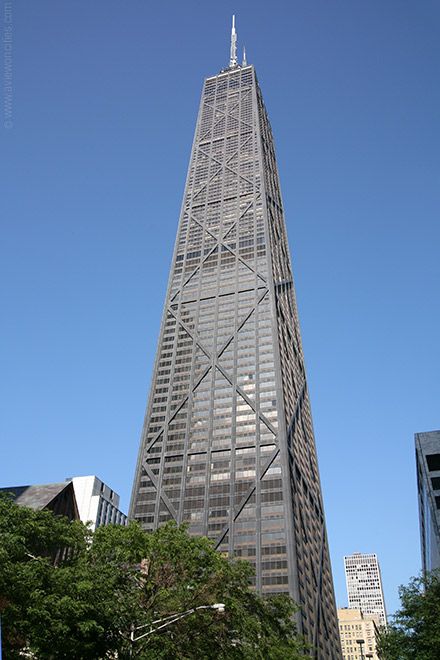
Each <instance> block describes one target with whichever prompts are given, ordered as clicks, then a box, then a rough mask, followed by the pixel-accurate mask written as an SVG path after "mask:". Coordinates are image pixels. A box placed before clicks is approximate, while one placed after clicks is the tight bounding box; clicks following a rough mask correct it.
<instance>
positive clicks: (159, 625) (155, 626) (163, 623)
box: [130, 603, 225, 656]
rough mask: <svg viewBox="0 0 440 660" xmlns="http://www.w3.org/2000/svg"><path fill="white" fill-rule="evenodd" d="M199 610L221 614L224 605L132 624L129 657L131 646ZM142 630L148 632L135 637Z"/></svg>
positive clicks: (195, 609) (199, 607) (198, 608)
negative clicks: (136, 624)
mask: <svg viewBox="0 0 440 660" xmlns="http://www.w3.org/2000/svg"><path fill="white" fill-rule="evenodd" d="M199 610H215V611H216V612H218V613H219V614H221V613H222V612H224V611H225V604H224V603H214V605H198V606H197V607H192V608H191V609H190V610H186V611H185V612H176V613H175V614H170V615H169V616H166V617H164V618H162V619H156V620H155V621H152V622H151V623H144V624H142V625H140V626H135V625H134V624H132V626H131V629H130V641H131V648H130V656H132V655H133V645H134V643H135V642H138V641H139V640H140V639H143V638H144V637H148V636H149V635H152V634H153V633H155V632H157V631H158V630H163V628H166V627H167V626H170V625H171V624H172V623H176V621H180V619H183V618H185V617H186V616H189V615H190V614H194V612H198V611H199ZM144 628H149V630H147V632H144V633H142V634H141V635H138V636H137V637H136V631H137V630H143V629H144Z"/></svg>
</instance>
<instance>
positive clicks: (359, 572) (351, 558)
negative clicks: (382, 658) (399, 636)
mask: <svg viewBox="0 0 440 660" xmlns="http://www.w3.org/2000/svg"><path fill="white" fill-rule="evenodd" d="M344 565H345V579H346V582H347V594H348V607H349V608H350V609H359V610H361V612H362V613H363V614H377V615H378V616H379V621H380V624H381V625H386V622H387V614H386V610H385V597H384V595H383V589H382V578H381V575H380V567H379V562H378V560H377V555H375V554H362V553H360V552H355V553H354V554H352V555H348V556H346V557H344Z"/></svg>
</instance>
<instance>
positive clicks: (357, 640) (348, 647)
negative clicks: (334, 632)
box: [338, 607, 380, 660]
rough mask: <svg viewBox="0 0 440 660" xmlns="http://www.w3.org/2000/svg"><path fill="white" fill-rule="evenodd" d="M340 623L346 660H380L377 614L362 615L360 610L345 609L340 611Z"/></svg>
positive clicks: (343, 652)
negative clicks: (378, 653)
mask: <svg viewBox="0 0 440 660" xmlns="http://www.w3.org/2000/svg"><path fill="white" fill-rule="evenodd" d="M338 623H339V636H340V638H341V647H342V657H343V659H344V660H379V656H378V655H377V651H376V646H377V635H378V631H379V626H380V621H379V616H378V615H377V614H362V612H361V611H360V610H356V609H349V608H347V607H344V608H340V609H338Z"/></svg>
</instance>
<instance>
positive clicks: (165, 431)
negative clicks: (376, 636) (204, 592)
mask: <svg viewBox="0 0 440 660" xmlns="http://www.w3.org/2000/svg"><path fill="white" fill-rule="evenodd" d="M131 517H132V518H134V519H136V520H138V521H140V522H141V523H142V525H143V526H144V527H145V528H146V529H149V530H152V529H154V528H155V527H157V526H158V525H160V524H161V523H163V522H165V521H167V520H175V521H177V522H178V523H180V522H183V521H186V522H188V523H189V525H190V531H191V533H193V534H203V535H207V536H209V537H210V538H212V539H213V540H214V541H215V544H216V547H217V548H218V549H219V550H220V551H222V552H226V553H229V554H230V555H231V556H236V557H242V558H246V559H247V560H248V561H250V562H252V563H253V564H254V566H255V571H256V576H255V586H256V588H257V589H258V590H259V591H260V592H262V593H263V594H271V593H279V592H288V593H290V594H291V595H292V596H293V598H294V599H295V600H296V601H297V602H298V603H299V604H300V605H301V614H300V617H299V625H300V628H301V630H302V631H303V632H304V634H305V635H306V636H307V637H308V638H309V640H310V642H311V643H312V644H313V646H314V647H315V648H316V654H315V657H319V658H340V657H341V652H340V646H339V637H338V626H337V618H336V608H335V603H334V594H333V584H332V576H331V568H330V562H329V554H328V548H327V539H326V531H325V523H324V512H323V505H322V498H321V489H320V483H319V476H318V466H317V459H316V451H315V442H314V437H313V429H312V421H311V415H310V407H309V400H308V392H307V384H306V378H305V369H304V361H303V352H302V347H301V339H300V333H299V324H298V315H297V310H296V303H295V294H294V287H293V280H292V271H291V266H290V257H289V248H288V243H287V237H286V229H285V223H284V216H283V204H282V201H281V196H280V186H279V181H278V173H277V167H276V161H275V154H274V145H273V139H272V134H271V128H270V124H269V120H268V117H267V114H266V110H265V107H264V103H263V99H262V96H261V92H260V89H259V86H258V82H257V78H256V74H255V70H254V68H253V67H252V66H243V67H239V66H235V67H232V68H230V69H228V70H226V71H223V72H221V73H220V74H219V75H217V76H214V77H211V78H208V79H207V80H206V81H205V84H204V88H203V92H202V99H201V104H200V110H199V115H198V120H197V126H196V133H195V138H194V144H193V148H192V154H191V160H190V165H189V172H188V178H187V182H186V187H185V193H184V199H183V204H182V211H181V216H180V222H179V227H178V232H177V240H176V245H175V251H174V256H173V264H172V268H171V274H170V280H169V285H168V291H167V295H166V302H165V309H164V314H163V321H162V327H161V332H160V338H159V345H158V351H157V358H156V364H155V368H154V375H153V382H152V387H151V393H150V399H149V404H148V409H147V413H146V417H145V424H144V428H143V433H142V438H141V445H140V450H139V458H138V464H137V469H136V476H135V482H134V487H133V496H132V503H131Z"/></svg>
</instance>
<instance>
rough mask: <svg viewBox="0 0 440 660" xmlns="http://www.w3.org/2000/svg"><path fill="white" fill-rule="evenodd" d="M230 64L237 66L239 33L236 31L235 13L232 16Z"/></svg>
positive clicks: (233, 66)
mask: <svg viewBox="0 0 440 660" xmlns="http://www.w3.org/2000/svg"><path fill="white" fill-rule="evenodd" d="M229 66H230V67H231V68H235V67H236V66H237V33H236V31H235V14H233V16H232V30H231V56H230V59H229Z"/></svg>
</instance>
